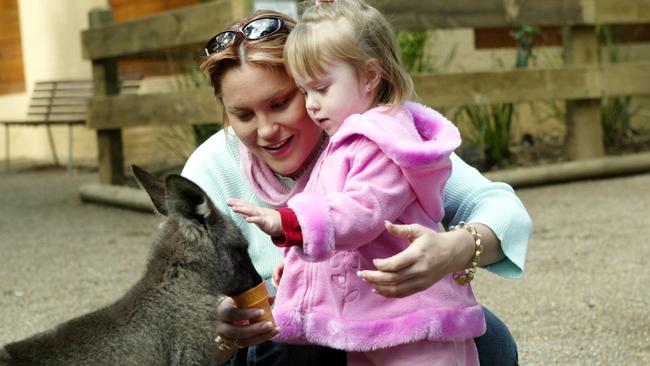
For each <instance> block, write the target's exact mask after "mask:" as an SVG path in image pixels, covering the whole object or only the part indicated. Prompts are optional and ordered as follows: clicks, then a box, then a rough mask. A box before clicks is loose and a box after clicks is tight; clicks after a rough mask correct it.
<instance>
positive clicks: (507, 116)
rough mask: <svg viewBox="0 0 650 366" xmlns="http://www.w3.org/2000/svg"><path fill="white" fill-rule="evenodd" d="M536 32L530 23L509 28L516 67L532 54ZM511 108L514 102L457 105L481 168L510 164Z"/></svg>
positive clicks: (529, 58) (538, 30) (522, 66)
mask: <svg viewBox="0 0 650 366" xmlns="http://www.w3.org/2000/svg"><path fill="white" fill-rule="evenodd" d="M539 33H540V29H539V28H538V27H533V26H521V27H518V28H516V29H514V30H513V31H512V32H510V35H511V36H512V37H513V38H514V39H515V40H516V41H517V52H516V56H515V57H516V59H515V65H516V67H517V68H518V69H523V68H526V67H528V65H529V63H530V60H531V59H533V58H534V54H533V46H534V43H535V39H536V37H537V36H538V35H539ZM514 109H515V104H514V103H500V104H490V105H488V104H481V105H472V106H461V107H460V108H459V109H458V111H457V112H456V117H459V116H463V117H465V118H466V119H467V120H468V121H469V123H470V126H471V131H470V132H469V133H468V136H466V137H468V138H469V140H470V141H473V142H474V143H476V144H477V145H478V146H479V154H480V161H481V163H482V165H483V166H482V168H483V169H490V168H492V167H493V166H495V165H496V166H499V167H504V166H507V165H509V164H510V146H511V130H512V119H513V112H514Z"/></svg>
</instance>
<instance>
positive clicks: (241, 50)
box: [201, 10, 296, 97]
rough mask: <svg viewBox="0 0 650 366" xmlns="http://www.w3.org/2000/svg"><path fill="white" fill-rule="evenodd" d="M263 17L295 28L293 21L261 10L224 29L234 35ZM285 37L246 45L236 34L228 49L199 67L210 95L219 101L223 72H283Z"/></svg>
mask: <svg viewBox="0 0 650 366" xmlns="http://www.w3.org/2000/svg"><path fill="white" fill-rule="evenodd" d="M266 17H273V18H278V19H281V20H282V21H283V22H284V23H285V24H286V26H287V27H288V28H289V29H292V28H294V27H295V25H296V21H295V20H294V19H293V18H291V17H290V16H288V15H285V14H282V13H278V12H275V11H271V10H261V11H257V12H255V13H254V14H252V15H251V16H248V17H244V18H241V19H238V20H236V21H235V22H233V23H232V24H231V25H230V27H228V29H229V30H235V31H236V30H238V29H240V28H241V27H242V26H244V25H245V24H247V23H248V22H250V21H253V20H255V19H259V18H266ZM288 35H289V34H288V32H284V31H280V32H277V33H275V34H272V35H270V36H268V37H264V38H261V39H258V40H252V41H250V40H247V39H244V38H243V35H242V34H241V33H238V34H237V36H236V40H235V42H233V44H232V45H230V46H228V47H227V48H226V49H224V50H222V51H219V52H215V53H213V54H212V55H210V56H208V57H207V58H206V59H205V60H204V61H203V62H202V63H201V69H202V70H206V71H207V72H208V75H209V77H210V82H211V83H212V88H213V89H214V95H216V96H217V97H221V94H222V90H221V79H222V78H223V76H224V75H225V74H226V72H228V71H229V70H230V69H233V68H236V67H240V66H242V65H244V64H252V65H255V66H261V67H266V68H269V69H271V70H273V69H279V70H283V71H284V56H283V52H284V45H285V43H286V41H287V36H288Z"/></svg>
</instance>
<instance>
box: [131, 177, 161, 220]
mask: <svg viewBox="0 0 650 366" xmlns="http://www.w3.org/2000/svg"><path fill="white" fill-rule="evenodd" d="M131 171H133V175H134V176H135V180H136V181H138V184H140V187H142V189H144V190H145V192H147V194H148V195H149V197H150V198H151V202H153V205H154V206H155V207H156V211H158V212H159V213H160V214H161V215H164V216H167V215H168V213H169V212H168V210H167V202H166V201H165V185H164V183H163V181H162V180H161V179H158V178H156V177H154V176H153V175H151V174H149V172H147V171H145V170H144V169H142V168H140V167H139V166H137V165H131Z"/></svg>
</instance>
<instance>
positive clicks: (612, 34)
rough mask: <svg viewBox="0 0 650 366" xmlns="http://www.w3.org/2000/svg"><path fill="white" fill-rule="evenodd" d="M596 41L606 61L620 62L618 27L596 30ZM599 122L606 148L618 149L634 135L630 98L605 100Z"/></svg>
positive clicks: (611, 26) (633, 113) (604, 27)
mask: <svg viewBox="0 0 650 366" xmlns="http://www.w3.org/2000/svg"><path fill="white" fill-rule="evenodd" d="M596 33H597V35H598V40H599V42H600V44H601V45H602V46H604V47H605V52H606V55H607V61H608V62H610V63H617V62H619V61H620V58H621V56H620V47H619V45H618V44H619V43H620V42H619V40H620V38H621V34H622V28H621V27H620V26H613V25H602V26H599V27H597V28H596ZM600 111H601V122H602V126H603V135H604V139H605V141H604V142H605V146H606V147H619V146H621V145H622V144H623V140H624V138H625V137H626V136H627V135H629V134H631V133H634V130H633V129H632V125H631V121H632V117H633V116H634V115H635V114H636V113H637V111H638V110H637V109H634V108H633V107H632V97H630V96H615V97H610V98H605V99H604V100H603V103H602V106H601V110H600Z"/></svg>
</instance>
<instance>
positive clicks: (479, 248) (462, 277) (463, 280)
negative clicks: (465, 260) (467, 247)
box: [449, 221, 483, 285]
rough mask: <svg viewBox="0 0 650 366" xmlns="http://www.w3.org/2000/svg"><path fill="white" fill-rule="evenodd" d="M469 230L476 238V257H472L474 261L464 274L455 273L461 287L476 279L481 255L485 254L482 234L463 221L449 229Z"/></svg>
mask: <svg viewBox="0 0 650 366" xmlns="http://www.w3.org/2000/svg"><path fill="white" fill-rule="evenodd" d="M463 229H464V230H467V231H468V232H469V233H470V234H471V235H472V237H473V238H474V256H473V257H472V260H471V261H470V262H469V267H467V268H465V270H463V271H462V272H455V273H454V276H453V277H454V280H455V281H456V282H457V283H458V284H459V285H467V284H469V283H470V282H472V280H473V279H474V274H476V266H478V260H479V258H480V257H481V253H482V252H483V245H481V234H479V233H478V231H476V228H475V227H474V225H468V224H466V223H464V222H463V221H461V222H459V223H458V225H456V226H451V227H450V228H449V231H456V230H463Z"/></svg>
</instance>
